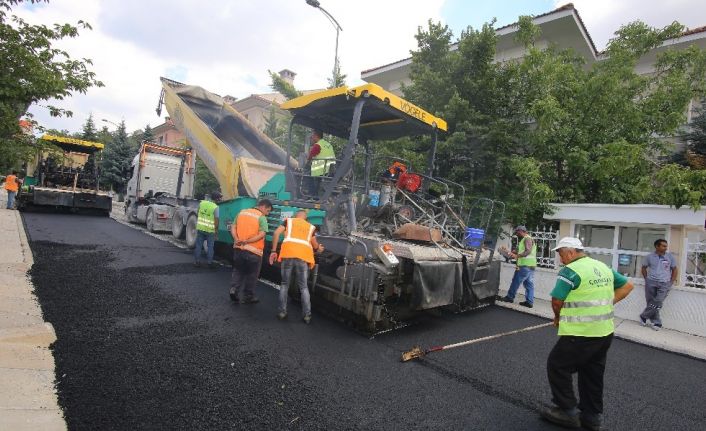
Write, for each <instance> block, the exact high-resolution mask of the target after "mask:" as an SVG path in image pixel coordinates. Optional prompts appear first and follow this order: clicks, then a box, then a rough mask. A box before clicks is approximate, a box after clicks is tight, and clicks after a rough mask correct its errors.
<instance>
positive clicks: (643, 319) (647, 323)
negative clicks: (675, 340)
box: [640, 316, 650, 326]
mask: <svg viewBox="0 0 706 431" xmlns="http://www.w3.org/2000/svg"><path fill="white" fill-rule="evenodd" d="M640 325H641V326H650V324H649V322H647V319H645V318H643V317H642V316H640Z"/></svg>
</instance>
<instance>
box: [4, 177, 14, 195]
mask: <svg viewBox="0 0 706 431" xmlns="http://www.w3.org/2000/svg"><path fill="white" fill-rule="evenodd" d="M5 190H7V191H8V192H17V176H15V175H8V176H7V177H5Z"/></svg>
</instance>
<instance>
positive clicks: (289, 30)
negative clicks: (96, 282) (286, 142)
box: [12, 0, 706, 132]
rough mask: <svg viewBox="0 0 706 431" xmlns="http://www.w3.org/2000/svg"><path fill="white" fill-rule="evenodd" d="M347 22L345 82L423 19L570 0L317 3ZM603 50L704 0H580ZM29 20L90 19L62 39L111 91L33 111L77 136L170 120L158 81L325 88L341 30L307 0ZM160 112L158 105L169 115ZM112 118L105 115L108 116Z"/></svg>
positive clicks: (534, 11)
mask: <svg viewBox="0 0 706 431" xmlns="http://www.w3.org/2000/svg"><path fill="white" fill-rule="evenodd" d="M319 1H320V4H321V7H322V8H324V9H325V10H326V11H328V12H329V13H330V14H331V15H332V16H334V17H335V18H336V20H337V21H338V22H339V24H340V25H341V27H342V29H343V30H342V31H341V32H340V34H339V43H338V50H339V58H340V62H341V70H342V72H343V73H344V74H346V75H347V83H348V84H349V85H357V84H361V83H362V82H363V81H361V79H360V72H361V71H363V70H366V69H371V68H375V67H377V66H381V65H384V64H388V63H391V62H394V61H397V60H401V59H403V58H407V57H409V52H410V50H412V49H415V48H416V40H415V38H414V36H415V34H416V32H417V29H418V27H419V26H426V23H427V21H428V20H430V19H431V20H433V21H441V22H443V23H445V24H447V25H448V26H449V28H451V29H452V30H453V32H454V35H460V33H461V31H462V30H464V29H465V28H466V27H467V26H471V27H474V28H479V27H480V26H482V25H483V23H485V22H490V21H491V20H493V19H494V18H495V19H496V27H499V26H504V25H507V24H511V23H513V22H515V21H517V17H518V16H520V15H538V14H542V13H545V12H549V11H551V10H553V9H555V8H556V7H559V6H561V5H563V4H565V3H566V1H554V0H525V1H521V0H506V1H502V2H488V1H476V0H356V1H351V0H319ZM573 4H574V6H575V8H576V9H577V10H578V12H579V14H580V16H581V18H582V19H583V21H584V23H585V25H586V27H587V29H588V32H589V34H590V35H591V37H592V38H593V40H594V42H595V44H596V47H597V48H598V49H599V50H602V49H603V48H604V47H605V46H606V44H607V43H608V40H609V39H610V38H611V36H612V34H613V32H614V31H615V30H617V29H618V28H619V27H620V25H622V24H626V23H628V22H631V21H634V20H638V19H639V20H642V21H644V22H646V23H647V24H649V25H651V26H654V27H663V26H665V25H668V24H670V23H671V22H672V21H679V22H680V23H682V24H684V25H686V26H687V27H689V28H695V27H701V26H706V8H704V7H703V5H702V2H700V1H698V0H666V1H656V0H620V1H618V0H614V1H611V0H574V1H573ZM12 13H13V14H16V15H19V16H21V17H22V18H24V19H25V20H26V21H28V22H30V23H32V24H46V25H52V24H54V23H73V24H75V23H76V22H77V21H78V20H84V21H87V22H88V23H90V24H91V26H92V27H93V29H92V30H83V31H81V34H80V36H79V37H77V38H75V39H71V40H68V41H62V42H61V43H60V44H59V47H61V48H63V49H65V50H67V51H68V52H69V53H70V54H71V55H72V56H73V57H74V58H90V59H92V61H93V66H92V67H91V69H92V70H93V71H94V72H96V74H97V78H98V79H99V80H101V81H102V82H103V83H104V84H105V87H102V88H91V89H89V90H88V93H87V94H85V95H82V94H77V95H74V96H73V97H71V98H68V99H65V100H63V101H52V102H50V103H53V104H55V105H57V106H60V107H62V108H65V109H69V110H71V111H73V113H74V115H73V117H71V118H66V117H62V118H52V117H50V116H49V114H48V112H47V110H46V108H43V107H41V106H33V107H32V108H31V109H30V112H32V113H33V114H34V116H35V119H36V120H37V121H39V123H40V124H41V125H42V126H44V127H46V128H52V129H59V130H69V131H70V132H77V131H80V130H81V126H82V124H83V123H85V121H86V119H87V118H88V116H89V115H90V114H92V115H93V118H94V121H95V122H96V124H97V125H98V127H102V126H103V125H107V126H108V127H109V128H110V129H114V128H115V126H114V125H113V124H112V123H119V122H120V121H122V120H124V121H125V123H126V126H127V129H128V131H133V130H137V129H141V128H144V127H145V125H147V124H149V125H150V126H152V127H155V126H157V125H159V124H161V123H162V122H163V120H164V118H160V117H158V116H157V114H156V112H155V108H156V106H157V101H158V98H159V93H160V89H161V85H160V81H159V77H160V76H165V77H168V78H171V79H174V80H177V81H180V82H185V83H187V84H193V85H200V86H202V87H204V88H205V89H207V90H209V91H211V92H214V93H217V94H220V95H222V96H224V95H231V96H234V97H237V98H243V97H247V96H249V95H251V94H257V93H266V92H270V91H272V90H271V89H270V88H269V84H270V78H269V75H268V73H267V71H268V70H271V71H273V72H278V71H280V70H282V69H289V70H292V71H294V72H296V73H297V76H296V78H295V81H294V84H295V86H296V87H297V88H299V89H315V88H324V87H325V86H326V85H327V78H328V77H330V76H331V71H332V69H333V64H334V50H335V41H336V31H335V29H334V26H333V25H332V24H331V23H330V22H329V21H328V19H327V18H326V17H325V16H324V14H323V13H322V12H321V11H320V10H317V9H316V8H313V7H311V6H309V5H307V3H306V1H305V0H224V1H204V0H53V1H50V2H49V3H48V4H45V3H42V4H39V5H32V4H23V5H20V6H17V7H15V8H14V9H13V11H12ZM164 115H165V111H163V112H162V116H164ZM103 119H105V120H107V121H106V122H102V120H103Z"/></svg>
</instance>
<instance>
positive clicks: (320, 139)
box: [308, 130, 336, 177]
mask: <svg viewBox="0 0 706 431" xmlns="http://www.w3.org/2000/svg"><path fill="white" fill-rule="evenodd" d="M335 158H336V153H335V152H334V151H333V146H331V144H330V143H329V142H328V141H326V140H325V139H324V133H323V132H322V131H321V130H314V132H313V133H312V134H311V149H310V150H309V158H308V161H309V162H311V176H312V177H322V176H325V175H328V173H329V168H330V167H331V166H333V165H335V164H336V160H335Z"/></svg>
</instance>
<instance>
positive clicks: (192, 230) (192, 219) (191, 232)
mask: <svg viewBox="0 0 706 431" xmlns="http://www.w3.org/2000/svg"><path fill="white" fill-rule="evenodd" d="M196 219H197V217H196V214H191V215H189V218H188V219H186V246H187V247H189V248H194V246H195V245H196Z"/></svg>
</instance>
